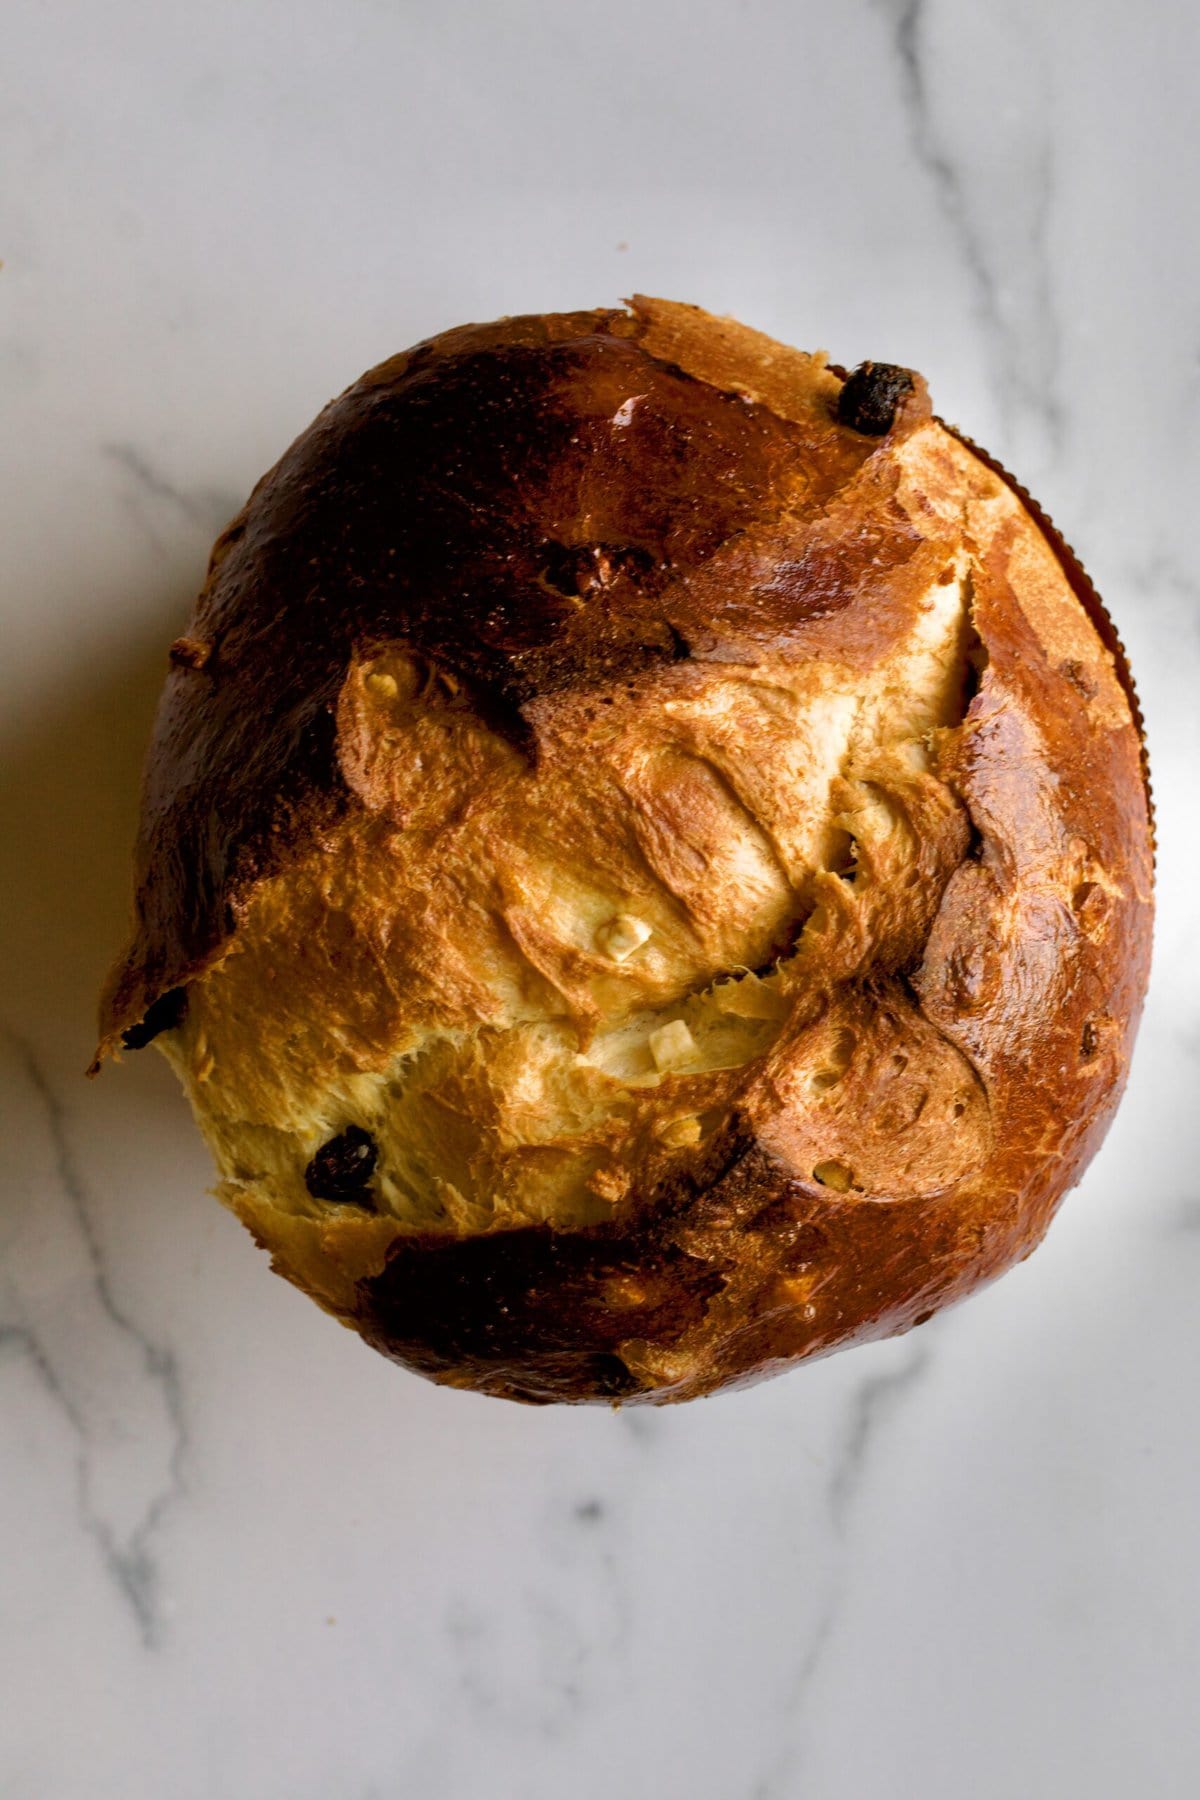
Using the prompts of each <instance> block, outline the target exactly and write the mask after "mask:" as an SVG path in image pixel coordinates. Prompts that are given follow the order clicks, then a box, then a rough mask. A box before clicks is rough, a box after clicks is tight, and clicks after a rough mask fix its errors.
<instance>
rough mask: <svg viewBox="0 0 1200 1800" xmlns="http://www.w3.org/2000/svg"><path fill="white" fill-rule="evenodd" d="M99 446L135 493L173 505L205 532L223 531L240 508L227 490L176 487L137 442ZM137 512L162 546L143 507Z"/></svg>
mask: <svg viewBox="0 0 1200 1800" xmlns="http://www.w3.org/2000/svg"><path fill="white" fill-rule="evenodd" d="M100 449H101V452H102V454H103V455H104V456H106V457H107V458H108V459H109V461H110V462H114V463H116V464H117V465H118V467H119V468H121V469H123V470H124V471H125V473H126V474H127V475H128V476H129V477H130V480H131V482H132V484H133V488H134V492H135V493H136V494H140V495H142V496H143V497H144V498H146V499H148V500H151V501H153V502H155V503H157V504H161V505H164V506H168V507H172V508H174V510H175V511H176V512H177V513H178V514H179V515H180V517H182V518H184V519H186V520H187V522H188V524H190V525H195V526H198V527H199V528H200V530H201V531H203V532H204V533H205V534H206V535H207V534H210V533H216V532H218V531H220V530H221V528H222V527H223V526H224V525H225V524H226V523H227V522H228V521H229V520H230V519H231V518H232V517H233V515H234V514H235V513H236V512H237V510H238V507H239V504H240V502H239V501H238V500H236V499H235V498H233V497H231V496H230V495H228V494H223V493H219V492H216V491H215V490H212V489H207V488H206V489H201V490H198V491H197V492H195V493H187V492H186V491H185V490H184V489H183V488H179V487H176V486H175V483H174V482H173V481H168V479H167V478H166V476H165V475H163V474H161V473H160V472H159V470H157V469H156V468H155V467H154V465H153V464H152V463H151V462H150V461H149V459H148V458H147V457H146V456H145V455H144V454H143V452H142V451H140V450H139V449H138V448H137V445H136V444H129V443H105V444H101V446H100ZM138 516H139V519H140V521H141V524H142V525H143V527H144V529H145V530H146V532H147V534H148V535H149V536H150V538H151V539H152V540H153V542H154V543H155V544H158V545H159V547H160V548H162V544H161V540H160V539H159V536H158V534H157V532H156V531H155V530H154V527H153V525H152V524H151V523H150V521H149V519H148V518H146V517H145V515H144V513H143V512H142V510H141V508H138Z"/></svg>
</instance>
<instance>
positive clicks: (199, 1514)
mask: <svg viewBox="0 0 1200 1800" xmlns="http://www.w3.org/2000/svg"><path fill="white" fill-rule="evenodd" d="M1198 18H1200V15H1198V14H1197V10H1196V8H1195V6H1194V5H1193V4H1192V0H1144V3H1143V4H1141V5H1139V6H1137V7H1132V6H1125V5H1120V6H1119V5H1116V4H1113V3H1105V0H1054V4H1053V5H1046V4H1042V3H1039V0H997V3H995V4H991V5H983V4H981V3H980V4H972V3H968V0H961V3H960V0H839V3H838V4H832V3H828V4H821V5H818V4H814V3H813V0H792V3H788V0H741V3H735V0H726V3H723V4H717V3H715V0H688V3H687V4H684V3H682V0H640V3H638V4H634V3H632V0H608V4H607V5H606V6H604V7H591V6H583V5H574V4H565V3H564V4H557V5H552V4H546V3H545V0H500V3H493V4H490V5H489V4H483V3H476V4H470V3H468V0H438V3H437V4H436V5H433V4H421V3H418V0H341V3H340V4H338V5H334V4H321V3H320V0H292V3H291V4H287V5H284V4H282V3H277V0H258V3H257V4H250V5H246V4H242V5H238V4H234V0H208V4H206V5H204V6H199V7H198V6H184V5H182V4H181V3H180V0H163V3H162V4H159V5H156V6H151V5H149V4H138V3H137V0H110V3H109V4H106V5H104V6H97V5H92V4H85V0H65V3H61V4H57V5H45V4H42V3H39V0H7V5H6V7H5V11H4V33H3V35H4V49H3V60H2V65H0V257H2V258H3V268H2V269H0V465H2V469H3V476H2V481H0V517H2V527H0V586H2V589H3V607H4V626H3V632H4V637H3V645H4V649H3V660H2V674H3V682H4V704H3V714H2V719H0V734H2V738H3V756H4V803H3V804H4V818H3V829H2V830H0V858H2V861H3V870H2V874H0V889H2V892H3V904H4V918H5V926H4V931H5V945H4V961H3V981H2V985H0V1019H2V1022H3V1036H2V1040H0V1041H2V1054H3V1063H4V1069H3V1076H2V1085H0V1105H2V1111H3V1138H2V1143H3V1150H2V1164H3V1170H2V1179H3V1182H4V1195H3V1199H2V1200H0V1796H3V1800H110V1797H112V1800H116V1797H117V1796H119V1797H120V1800H476V1797H477V1796H485V1795H486V1796H489V1797H491V1796H499V1797H501V1800H561V1797H562V1796H568V1795H569V1796H571V1797H572V1800H599V1797H600V1796H604V1797H606V1800H607V1797H608V1796H611V1795H620V1796H628V1797H629V1800H642V1797H646V1800H650V1797H653V1800H675V1797H677V1796H678V1797H680V1800H684V1797H686V1800H800V1797H803V1800H824V1797H825V1796H833V1795H839V1796H840V1795H842V1794H849V1795H854V1796H856V1800H908V1797H909V1796H917V1795H919V1796H921V1797H922V1800H961V1797H963V1796H971V1800H1016V1797H1020V1800H1042V1797H1049V1796H1054V1797H1055V1800H1064V1797H1065V1800H1074V1797H1076V1796H1078V1797H1080V1800H1083V1797H1084V1796H1086V1797H1087V1800H1126V1797H1127V1796H1130V1795H1138V1796H1145V1797H1153V1800H1168V1797H1170V1800H1174V1797H1175V1796H1180V1797H1183V1796H1188V1797H1189V1800H1190V1797H1191V1796H1194V1795H1195V1794H1196V1793H1197V1792H1198V1791H1200V1708H1198V1706H1197V1651H1198V1648H1200V1628H1198V1624H1197V1603H1198V1601H1200V1534H1198V1532H1197V1510H1198V1502H1200V1433H1198V1429H1197V1427H1198V1416H1197V1414H1198V1407H1197V1374H1196V1369H1197V1358H1198V1356H1200V1304H1198V1294H1200V1161H1198V1155H1197V1152H1198V1150H1200V1124H1198V1120H1200V1102H1198V1100H1197V1094H1196V1088H1197V1076H1198V1073H1200V958H1198V957H1197V954H1196V945H1197V925H1198V920H1197V906H1196V892H1197V881H1198V877H1200V870H1198V868H1197V851H1196V838H1197V817H1196V806H1195V784H1196V771H1197V768H1198V767H1200V742H1198V739H1197V718H1198V713H1200V709H1198V707H1197V700H1196V693H1197V685H1198V682H1200V575H1198V571H1197V560H1196V551H1195V543H1196V514H1197V509H1198V507H1200V457H1198V450H1200V298H1198V296H1200V255H1198V251H1197V232H1196V213H1195V190H1196V180H1197V164H1198V153H1200V119H1198V115H1197V110H1196V107H1195V98H1194V91H1193V90H1194V82H1195V71H1196V68H1197V64H1198V61H1200V24H1198ZM636 289H641V290H645V291H649V292H654V293H663V294H668V295H672V296H676V297H680V298H687V299H694V300H698V301H700V302H702V303H703V304H705V305H707V306H708V307H710V308H712V309H714V310H717V311H731V312H735V313H737V314H738V315H740V316H741V317H743V318H744V319H746V320H747V321H748V322H750V323H752V324H755V325H758V326H760V327H762V328H764V329H766V330H768V331H771V332H773V333H775V334H777V335H779V336H781V337H784V338H787V339H790V340H792V341H794V342H797V343H799V344H802V345H808V346H815V345H823V346H825V347H827V348H828V349H829V350H830V351H831V352H832V353H833V355H834V356H835V358H837V359H838V360H841V361H844V362H846V363H854V362H857V361H858V360H860V359H861V358H863V357H866V356H873V357H881V358H884V359H887V360H894V361H898V362H902V363H909V364H913V365H916V366H917V367H920V368H921V369H923V370H925V371H926V372H927V373H928V375H929V378H930V384H931V388H932V391H933V394H934V399H935V402H936V404H937V406H938V408H939V410H940V411H942V412H943V413H944V414H946V415H948V416H949V417H951V418H952V419H954V420H956V421H957V422H959V423H960V424H961V425H962V426H963V427H964V428H965V429H967V430H968V431H970V432H971V433H972V434H973V435H974V436H976V437H977V438H979V439H980V440H981V441H982V442H984V443H986V444H987V445H988V446H989V447H991V448H992V449H994V450H995V452H996V453H997V454H998V455H1000V456H1001V457H1002V459H1003V460H1004V461H1005V462H1006V463H1007V464H1009V465H1010V466H1011V467H1013V468H1015V469H1016V470H1017V471H1018V472H1019V473H1020V475H1021V476H1022V477H1023V479H1024V480H1025V481H1026V482H1027V483H1028V484H1029V485H1030V486H1031V487H1032V488H1033V490H1034V491H1035V492H1036V493H1037V494H1038V495H1039V496H1040V497H1041V498H1042V499H1043V500H1044V501H1045V503H1046V504H1047V506H1048V507H1049V510H1050V511H1051V513H1052V514H1053V516H1054V517H1055V519H1056V520H1057V521H1058V522H1059V524H1060V526H1061V527H1062V528H1063V530H1064V531H1065V532H1066V534H1067V535H1068V536H1069V537H1070V538H1071V540H1072V541H1073V542H1075V543H1076V544H1077V545H1078V546H1080V547H1081V549H1082V551H1083V554H1084V556H1085V559H1086V561H1087V562H1088V565H1089V567H1090V569H1091V570H1092V572H1093V574H1094V575H1095V577H1096V579H1097V582H1098V584H1099V586H1100V588H1101V590H1102V592H1103V593H1104V594H1105V595H1106V597H1107V599H1108V601H1109V604H1110V606H1111V609H1112V612H1113V614H1114V615H1115V617H1116V619H1117V621H1118V624H1119V626H1120V629H1121V631H1122V632H1123V634H1124V636H1125V638H1126V640H1127V642H1128V645H1129V648H1130V651H1131V654H1132V658H1133V663H1134V667H1135V669H1136V671H1137V674H1138V677H1139V682H1140V685H1141V688H1142V691H1143V694H1144V699H1145V703H1146V710H1147V713H1148V716H1149V720H1150V730H1151V748H1152V753H1153V762H1154V771H1155V787H1156V793H1157V798H1158V806H1159V816H1160V828H1161V864H1160V884H1161V913H1160V925H1159V930H1158V938H1157V962H1156V982H1155V985H1154V987H1153V990H1152V994H1151V999H1150V1004H1149V1007H1148V1010H1147V1014H1146V1019H1145V1024H1144V1027H1143V1032H1142V1038H1141V1043H1140V1047H1139V1051H1138V1056H1137V1061H1136V1064H1135V1067H1134V1071H1133V1078H1132V1081H1131V1085H1130V1089H1129V1093H1128V1097H1127V1100H1126V1102H1125V1105H1124V1107H1123V1109H1122V1111H1121V1114H1120V1117H1119V1119H1118V1121H1117V1123H1116V1125H1115V1127H1114V1129H1113V1131H1112V1133H1111V1136H1110V1138H1109V1141H1108V1143H1107V1145H1106V1147H1105V1149H1104V1150H1103V1152H1102V1154H1101V1156H1100V1158H1099V1160H1098V1161H1097V1162H1096V1164H1095V1165H1094V1166H1093V1168H1092V1170H1091V1171H1090V1173H1089V1174H1088V1176H1087V1177H1086V1179H1085V1181H1084V1183H1083V1185H1082V1186H1081V1188H1080V1189H1079V1190H1078V1191H1077V1192H1076V1193H1075V1194H1074V1195H1073V1196H1072V1197H1071V1199H1070V1200H1069V1201H1068V1203H1067V1205H1066V1207H1065V1210H1064V1212H1063V1213H1062V1215H1061V1217H1060V1219H1059V1221H1058V1222H1057V1224H1056V1225H1055V1227H1054V1230H1053V1231H1052V1233H1051V1236H1050V1239H1049V1241H1048V1242H1047V1244H1046V1245H1045V1247H1044V1248H1043V1249H1042V1250H1041V1251H1040V1252H1039V1253H1038V1255H1037V1256H1035V1257H1034V1259H1033V1260H1032V1261H1031V1262H1029V1263H1028V1264H1026V1265H1025V1266H1023V1267H1022V1268H1021V1269H1020V1270H1019V1271H1017V1272H1016V1273H1014V1274H1012V1275H1010V1276H1009V1277H1008V1278H1007V1279H1006V1280H1005V1281H1003V1282H1002V1283H1000V1284H999V1285H998V1286H996V1287H994V1288H992V1289H991V1290H989V1291H988V1292H987V1293H986V1294H984V1295H983V1296H981V1297H979V1298H978V1299H976V1300H974V1301H973V1302H972V1303H971V1304H970V1305H968V1306H967V1307H965V1308H962V1309H960V1310H959V1311H957V1312H955V1313H952V1314H950V1315H948V1316H944V1317H942V1318H940V1319H938V1320H936V1321H934V1323H933V1324H932V1325H930V1326H929V1327H927V1328H926V1329H924V1330H923V1331H921V1332H919V1333H917V1334H915V1335H914V1336H912V1337H910V1338H908V1339H906V1340H904V1341H901V1342H897V1343H893V1344H887V1345H881V1346H879V1347H876V1348H872V1349H869V1350H863V1351H858V1352H855V1353H852V1354H850V1355H846V1356H842V1357H838V1358H835V1359H834V1360H832V1361H830V1362H828V1363H826V1364H822V1365H818V1366H814V1367H812V1368H809V1369H805V1370H801V1371H799V1372H797V1373H794V1374H792V1375H791V1376H789V1377H787V1378H786V1379H783V1380H780V1381H777V1382H775V1383H772V1384H770V1385H768V1386H766V1387H763V1388H759V1389H757V1390H755V1391H753V1392H751V1393H748V1394H743V1395H735V1396H732V1397H727V1398H721V1399H717V1400H714V1401H711V1402H705V1403H702V1404H698V1405H695V1406H692V1407H688V1408H682V1409H676V1410H670V1411H666V1412H661V1413H647V1412H645V1411H641V1412H626V1413H620V1414H615V1415H614V1414H611V1413H607V1412H599V1413H595V1412H573V1411H546V1412H537V1411H526V1410H523V1409H519V1408H514V1407H510V1406H507V1405H504V1404H501V1403H498V1402H495V1401H485V1400H480V1399H478V1398H476V1397H474V1396H467V1395H459V1394H453V1393H447V1392H441V1391H438V1390H435V1389H434V1388H432V1387H429V1386H427V1385H425V1384H423V1383H422V1382H420V1381H418V1380H417V1379H415V1378H413V1377H409V1376H407V1375H405V1374H403V1373H401V1372H399V1371H397V1370H396V1369H393V1368H391V1367H389V1366H388V1365H387V1364H385V1363H384V1362H382V1361H381V1360H379V1359H377V1358H375V1357H374V1356H373V1355H372V1354H371V1353H370V1352H368V1351H367V1350H366V1349H365V1348H363V1347H362V1346H361V1345H360V1344H359V1343H358V1342H357V1341H355V1340H354V1339H352V1338H351V1337H350V1336H349V1335H348V1334H345V1333H342V1332H340V1331H338V1330H336V1329H335V1328H334V1327H333V1326H332V1325H331V1324H330V1323H329V1322H328V1321H327V1320H325V1319H324V1318H322V1317H321V1315H320V1314H319V1313H318V1312H317V1310H316V1309H315V1308H314V1307H312V1306H310V1305H309V1304H308V1303H307V1302H306V1301H304V1300H302V1299H301V1298H300V1297H299V1296H298V1295H296V1294H295V1293H294V1292H292V1291H291V1290H290V1289H289V1288H287V1287H286V1286H285V1285H284V1284H283V1283H282V1282H280V1281H278V1280H276V1279H275V1278H274V1277H272V1276H271V1275H270V1274H269V1272H268V1268H267V1264H266V1261H265V1259H264V1258H262V1257H261V1256H260V1255H259V1254H257V1253H256V1252H255V1251H254V1249H253V1247H252V1246H251V1244H250V1243H249V1241H248V1240H247V1239H246V1238H245V1237H244V1236H243V1234H242V1232H241V1230H240V1228H239V1227H238V1226H237V1225H236V1224H235V1223H234V1221H233V1220H232V1219H230V1218H228V1217H226V1216H225V1214H224V1213H223V1212H222V1211H221V1209H220V1208H219V1207H218V1206H217V1205H216V1203H215V1202H214V1201H212V1200H211V1199H210V1198H208V1197H207V1196H206V1191H205V1190H206V1187H207V1185H208V1183H209V1180H210V1170H209V1166H208V1163H207V1158H206V1155H205V1153H204V1151H203V1149H202V1147H201V1145H200V1143H199V1141H198V1139H197V1137H196V1135H195V1133H194V1131H193V1128H192V1125H191V1122H190V1120H189V1118H188V1116H187V1113H186V1110H185V1107H184V1104H183V1101H182V1100H181V1099H180V1097H179V1096H178V1094H177V1092H176V1089H175V1085H174V1082H173V1080H172V1078H171V1077H170V1075H169V1072H168V1071H167V1069H166V1068H165V1066H163V1065H162V1064H161V1063H160V1062H159V1061H158V1059H156V1058H154V1057H146V1058H131V1059H129V1060H127V1062H126V1063H125V1064H124V1065H123V1066H122V1067H121V1068H120V1069H116V1070H112V1071H110V1072H108V1073H106V1074H105V1076H104V1078H103V1079H102V1080H101V1081H99V1082H97V1083H88V1082H86V1081H84V1080H83V1079H82V1070H83V1067H84V1064H85V1063H86V1061H87V1059H88V1056H89V1053H90V1050H91V1035H90V1033H91V1024H92V1008H93V995H94V991H95V988H96V985H97V983H98V980H99V978H100V976H101V973H102V971H103V968H104V966H105V964H106V961H107V959H108V958H109V956H110V954H111V953H112V952H113V951H114V949H115V948H116V946H117V944H118V941H119V939H120V938H121V935H122V932H123V929H124V924H125V918H126V908H127V900H128V884H129V845H130V842H131V838H132V833H133V826H134V816H135V802H136V784H137V776H138V768H139V763H140V758H141V754H142V748H143V744H144V741H145V737H146V733H147V729H148V725H149V720H150V716H151V711H152V708H153V703H154V699H155V694H156V691H157V688H158V684H159V682H160V679H161V675H162V672H163V666H164V646H165V644H166V643H167V642H168V641H169V639H170V638H171V637H172V636H173V635H174V634H175V633H176V632H177V631H178V630H179V629H180V626H181V624H182V621H183V620H184V617H185V613H186V608H187V604H188V601H189V599H190V596H191V594H192V593H193V591H194V590H195V588H196V586H197V584H198V581H199V578H200V575H201V571H202V566H203V561H204V556H205V552H206V549H207V546H208V543H209V541H210V539H211V538H212V536H213V535H214V533H215V532H216V530H217V528H218V527H219V526H220V525H221V524H222V523H223V522H224V521H225V519H226V518H227V516H228V515H229V514H230V513H231V512H233V511H234V509H235V508H236V507H237V506H238V504H239V503H240V501H241V499H242V498H243V496H244V494H245V493H246V492H247V490H248V489H249V487H250V485H251V483H252V482H253V480H254V479H255V477H256V476H257V475H258V474H259V473H260V472H261V470H262V469H263V468H265V467H266V466H267V464H268V463H269V462H271V461H272V460H273V459H274V457H275V456H276V454H277V453H278V452H279V451H280V450H281V449H282V448H283V447H284V445H286V444H287V442H288V441H289V440H290V439H291V438H292V436H293V435H294V434H295V433H296V432H297V431H298V430H299V429H300V428H301V427H302V426H303V425H304V424H306V423H307V421H308V419H309V418H310V417H311V415H312V414H313V413H314V412H315V411H316V410H317V408H318V407H319V406H320V405H321V404H322V403H323V402H324V401H325V400H326V398H327V397H328V396H329V395H330V394H332V393H334V392H335V391H337V390H338V389H340V388H341V387H342V386H344V385H345V384H346V383H347V382H348V381H349V380H351V379H352V378H353V377H354V376H355V375H356V374H357V373H358V372H359V370H360V369H361V368H363V367H365V366H366V365H368V364H369V363H371V362H374V361H376V360H378V359H379V358H381V357H382V356H384V355H385V354H388V353H390V352H391V351H393V350H395V349H398V348H400V347H402V346H404V345H406V344H408V343H410V342H412V341H413V340H414V339H417V338H420V337H422V336H424V335H426V334H427V333H429V332H431V331H435V330H437V329H439V328H441V327H442V326H444V325H447V324H450V323H454V322H458V321H460V320H464V319H470V318H489V317H493V316H495V315H496V314H498V313H501V312H514V311H523V310H531V309H542V308H564V307H574V306H591V305H597V304H605V303H609V302H611V301H613V300H615V299H616V298H618V297H619V296H621V295H622V294H626V293H629V292H631V291H634V290H636Z"/></svg>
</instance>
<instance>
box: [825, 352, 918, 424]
mask: <svg viewBox="0 0 1200 1800" xmlns="http://www.w3.org/2000/svg"><path fill="white" fill-rule="evenodd" d="M912 386H913V378H912V376H911V375H910V374H909V372H908V370H907V369H901V368H899V367H898V366H897V365H896V364H895V363H877V362H865V363H859V365H858V367H857V369H855V371H854V373H853V375H851V376H850V378H849V380H848V381H847V382H846V384H845V386H844V387H843V388H842V391H841V393H840V394H839V395H838V403H837V416H838V424H839V425H848V426H849V428H850V430H851V431H861V432H862V433H863V434H864V435H865V436H867V437H882V436H883V434H884V432H885V431H890V430H891V428H892V420H893V419H894V418H895V417H896V408H897V406H898V405H899V404H900V401H901V400H902V399H903V397H904V395H905V394H911V393H912Z"/></svg>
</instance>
